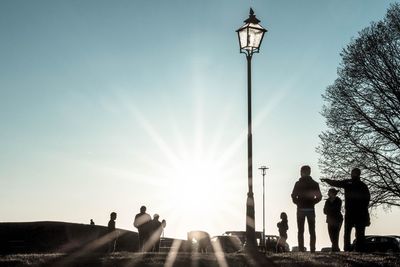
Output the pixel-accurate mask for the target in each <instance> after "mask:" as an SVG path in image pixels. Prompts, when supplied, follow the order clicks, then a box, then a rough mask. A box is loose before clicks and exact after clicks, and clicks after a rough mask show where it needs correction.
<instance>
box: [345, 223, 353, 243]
mask: <svg viewBox="0 0 400 267" xmlns="http://www.w3.org/2000/svg"><path fill="white" fill-rule="evenodd" d="M351 228H353V222H352V221H351V220H350V219H349V218H347V217H346V218H345V220H344V251H350V250H351V241H350V238H351Z"/></svg>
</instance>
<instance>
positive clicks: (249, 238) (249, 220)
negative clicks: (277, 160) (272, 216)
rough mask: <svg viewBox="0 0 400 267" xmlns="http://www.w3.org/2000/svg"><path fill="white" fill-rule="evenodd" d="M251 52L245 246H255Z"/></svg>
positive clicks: (248, 82)
mask: <svg viewBox="0 0 400 267" xmlns="http://www.w3.org/2000/svg"><path fill="white" fill-rule="evenodd" d="M251 57H252V55H251V54H248V55H246V58H247V120H248V125H247V127H248V129H247V131H248V134H247V182H248V186H249V189H248V192H247V201H246V246H247V247H249V248H255V247H256V246H257V244H256V231H255V216H254V194H253V141H252V129H251V128H252V127H251Z"/></svg>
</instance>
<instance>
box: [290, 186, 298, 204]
mask: <svg viewBox="0 0 400 267" xmlns="http://www.w3.org/2000/svg"><path fill="white" fill-rule="evenodd" d="M298 197H299V193H298V189H297V182H296V184H295V185H294V187H293V191H292V201H293V203H294V204H296V205H297V201H298Z"/></svg>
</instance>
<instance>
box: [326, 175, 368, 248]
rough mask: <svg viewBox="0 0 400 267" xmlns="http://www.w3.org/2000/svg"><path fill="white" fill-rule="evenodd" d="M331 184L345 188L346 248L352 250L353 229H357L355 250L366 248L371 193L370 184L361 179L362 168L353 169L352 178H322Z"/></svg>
mask: <svg viewBox="0 0 400 267" xmlns="http://www.w3.org/2000/svg"><path fill="white" fill-rule="evenodd" d="M321 181H322V182H325V183H327V184H329V185H330V186H334V187H340V188H344V201H345V204H344V209H345V215H344V250H345V251H351V249H352V248H351V242H350V238H351V231H352V229H353V227H355V229H356V246H355V250H356V251H359V252H363V251H364V250H365V228H366V227H367V226H369V225H370V224H371V222H370V217H369V211H368V207H369V202H370V200H371V195H370V192H369V189H368V186H367V185H366V184H365V183H364V182H363V181H361V170H360V169H359V168H354V169H353V170H352V171H351V179H346V180H340V181H336V180H332V179H321Z"/></svg>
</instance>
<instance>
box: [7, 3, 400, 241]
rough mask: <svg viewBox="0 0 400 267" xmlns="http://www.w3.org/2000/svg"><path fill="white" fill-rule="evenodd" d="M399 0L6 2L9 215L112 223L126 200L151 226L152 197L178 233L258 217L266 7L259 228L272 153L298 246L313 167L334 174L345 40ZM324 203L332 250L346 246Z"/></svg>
mask: <svg viewBox="0 0 400 267" xmlns="http://www.w3.org/2000/svg"><path fill="white" fill-rule="evenodd" d="M392 2H394V1H388V0H382V1H375V0H351V1H349V0H340V1H337V0H335V1H333V0H326V1H319V0H305V1H294V0H292V1H289V0H281V1H272V0H269V1H268V0H263V1H261V0H260V1H256V0H254V1H253V0H252V1H239V0H213V1H211V0H204V1H183V0H182V1H173V0H171V1H161V0H148V1H136V0H133V1H123V0H118V1H110V0H109V1H104V0H96V1H94V0H85V1H78V0H69V1H41V0H37V1H21V0H12V1H11V0H3V1H0V34H1V37H0V38H1V39H0V40H1V41H0V121H1V124H0V151H1V153H0V203H2V204H1V205H0V214H1V216H0V221H4V222H10V221H44V220H50V221H66V222H75V223H89V221H90V219H93V220H94V221H95V223H96V224H98V225H107V222H108V219H109V214H110V212H112V211H115V212H117V214H118V218H117V223H116V224H117V227H118V228H122V229H128V230H135V231H136V229H134V227H133V225H132V223H133V218H134V215H135V214H136V213H138V212H139V208H140V206H142V205H145V206H147V209H148V212H149V213H150V214H151V215H153V214H154V213H158V214H160V218H161V219H166V221H167V228H166V229H165V236H168V237H176V238H186V233H187V232H188V231H191V230H205V231H207V232H209V233H210V235H218V234H222V233H223V232H225V231H228V230H244V229H245V214H246V213H245V204H246V194H247V147H246V135H247V73H246V71H247V69H246V59H245V56H244V55H243V54H240V53H239V45H238V39H237V35H236V33H235V30H236V29H238V28H239V27H240V26H241V25H242V24H243V20H245V19H246V18H247V17H248V12H249V8H250V6H251V7H253V9H254V11H255V14H256V16H257V18H259V19H260V20H261V25H263V26H264V27H265V28H266V29H267V30H268V32H267V34H266V35H265V37H264V40H263V43H262V47H261V49H260V53H259V54H256V55H254V57H253V60H252V64H253V65H252V67H253V73H252V83H253V88H252V90H253V91H252V93H253V98H252V100H253V164H254V175H253V179H254V194H255V209H256V210H255V218H256V230H258V231H261V230H262V192H263V188H262V176H261V172H260V171H259V170H258V168H259V167H260V166H262V165H266V166H268V167H269V170H268V171H267V175H266V188H265V196H266V206H265V209H266V232H267V234H275V235H278V229H277V227H276V223H277V222H278V221H279V215H280V213H281V212H282V211H285V212H286V213H287V214H288V217H289V231H288V236H289V238H288V243H289V244H290V246H295V245H297V240H296V239H297V238H296V237H297V226H296V207H295V205H294V204H293V203H292V202H291V198H290V194H291V191H292V189H293V186H294V183H295V182H296V181H297V180H298V178H299V169H300V167H301V166H302V165H305V164H307V165H310V166H311V168H312V176H313V177H314V179H315V180H316V181H319V178H320V172H319V169H318V158H319V155H318V154H317V153H316V152H315V148H316V147H317V146H318V144H319V137H318V135H319V134H320V133H321V132H322V131H323V130H324V129H326V126H325V121H324V118H323V117H322V116H321V114H320V111H321V109H322V105H323V100H322V97H321V95H322V94H323V93H324V91H325V89H326V87H327V86H329V85H330V84H332V83H333V82H334V80H335V78H336V76H337V75H336V71H337V68H338V66H339V65H340V61H341V58H340V52H341V50H342V49H343V48H344V47H345V46H346V44H348V43H349V42H350V41H351V39H352V38H355V37H356V36H357V33H358V32H359V31H360V30H362V29H363V28H364V27H367V26H368V25H369V23H370V22H371V21H377V20H379V19H382V18H383V17H384V15H385V13H386V10H387V8H388V7H389V6H390V3H392ZM321 189H322V190H323V192H324V194H325V193H326V190H327V188H326V187H325V186H324V185H322V184H321ZM322 208H323V201H322V202H321V203H320V204H318V205H317V206H316V216H317V249H318V248H322V247H327V246H330V242H329V237H328V233H327V226H326V223H325V216H324V214H323V213H322ZM399 214H400V213H399V209H398V208H393V209H392V210H388V211H384V210H382V209H377V210H375V211H374V213H373V217H372V225H371V226H370V227H369V228H367V234H399V232H398V227H396V226H397V225H398V224H399V223H400V215H399ZM388 222H390V223H388ZM305 233H306V234H305V237H306V244H308V240H309V239H308V234H307V233H308V232H307V230H306V232H305ZM342 235H343V229H342V231H341V236H342ZM307 246H308V245H307ZM341 246H342V243H341Z"/></svg>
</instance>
